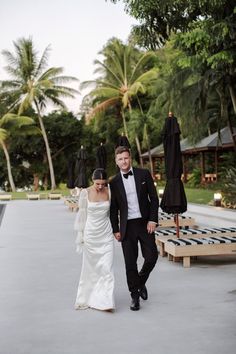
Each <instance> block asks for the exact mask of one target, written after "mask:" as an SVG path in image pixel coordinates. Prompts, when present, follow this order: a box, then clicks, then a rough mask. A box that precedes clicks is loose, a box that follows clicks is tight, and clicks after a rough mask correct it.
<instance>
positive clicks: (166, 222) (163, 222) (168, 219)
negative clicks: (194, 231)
mask: <svg viewBox="0 0 236 354" xmlns="http://www.w3.org/2000/svg"><path fill="white" fill-rule="evenodd" d="M195 225H196V221H195V219H194V218H191V217H190V216H183V215H179V226H181V227H194V226H195ZM174 226H176V223H175V221H174V216H173V215H169V214H166V213H163V212H161V213H160V214H159V227H174Z"/></svg>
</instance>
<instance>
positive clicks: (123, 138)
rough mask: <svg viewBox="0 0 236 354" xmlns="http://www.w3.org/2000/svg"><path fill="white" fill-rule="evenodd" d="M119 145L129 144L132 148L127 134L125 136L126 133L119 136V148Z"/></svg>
mask: <svg viewBox="0 0 236 354" xmlns="http://www.w3.org/2000/svg"><path fill="white" fill-rule="evenodd" d="M118 146H127V147H128V148H129V149H130V148H131V146H130V143H129V140H128V138H127V136H125V135H123V134H122V135H120V136H119V137H118V141H117V144H116V148H117V147H118Z"/></svg>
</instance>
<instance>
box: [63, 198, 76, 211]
mask: <svg viewBox="0 0 236 354" xmlns="http://www.w3.org/2000/svg"><path fill="white" fill-rule="evenodd" d="M78 200H79V198H78V197H67V198H65V200H64V203H65V204H66V205H67V206H68V208H69V210H70V211H77V210H78V209H79V206H78Z"/></svg>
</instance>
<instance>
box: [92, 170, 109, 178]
mask: <svg viewBox="0 0 236 354" xmlns="http://www.w3.org/2000/svg"><path fill="white" fill-rule="evenodd" d="M95 179H104V180H106V179H107V173H106V171H105V170H104V168H96V170H94V171H93V175H92V180H93V181H94V180H95Z"/></svg>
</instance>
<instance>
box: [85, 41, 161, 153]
mask: <svg viewBox="0 0 236 354" xmlns="http://www.w3.org/2000/svg"><path fill="white" fill-rule="evenodd" d="M101 54H103V56H104V57H105V59H104V61H103V62H101V61H99V60H96V61H95V65H96V66H97V69H96V71H95V72H96V73H99V74H100V77H99V78H97V79H96V80H95V81H87V82H84V83H82V86H81V87H82V88H85V87H88V85H91V84H93V85H95V88H94V89H92V90H91V91H90V92H89V94H88V95H89V96H90V97H92V98H93V104H94V106H93V108H92V109H91V111H90V112H89V116H90V117H91V116H93V115H95V114H96V113H98V112H101V111H102V110H107V109H108V108H112V109H113V110H114V111H115V112H118V115H119V116H120V117H121V118H122V122H123V129H124V133H125V135H126V136H127V137H129V131H128V127H127V118H128V119H130V116H131V114H132V108H133V107H134V106H136V108H137V107H139V109H140V113H142V108H141V105H140V100H139V97H140V96H143V95H144V94H145V93H146V90H147V87H148V85H150V83H151V82H152V81H153V80H155V79H156V76H157V71H156V69H155V68H154V58H155V56H154V54H153V53H151V52H147V53H144V54H143V53H140V52H139V51H138V50H137V49H135V48H134V47H133V46H131V45H124V44H123V43H122V42H121V41H120V40H117V39H112V40H111V41H110V42H109V43H108V45H107V46H106V47H105V48H104V49H103V51H102V52H101ZM135 141H136V144H137V148H138V151H139V154H140V153H141V151H140V143H139V139H138V136H137V135H136V137H135Z"/></svg>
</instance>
